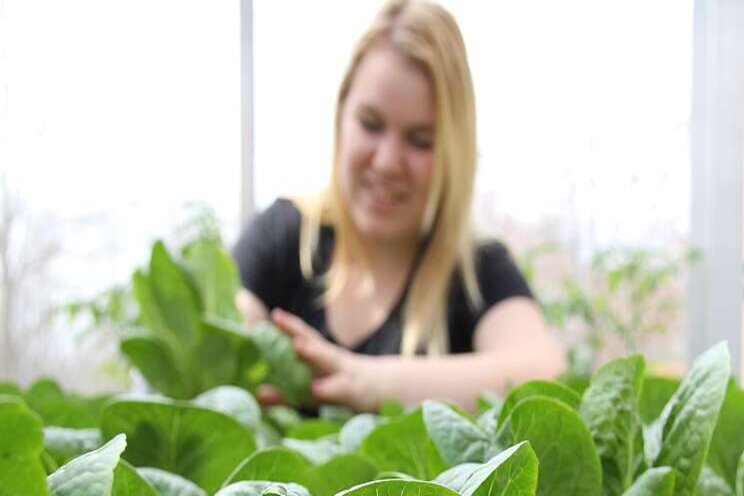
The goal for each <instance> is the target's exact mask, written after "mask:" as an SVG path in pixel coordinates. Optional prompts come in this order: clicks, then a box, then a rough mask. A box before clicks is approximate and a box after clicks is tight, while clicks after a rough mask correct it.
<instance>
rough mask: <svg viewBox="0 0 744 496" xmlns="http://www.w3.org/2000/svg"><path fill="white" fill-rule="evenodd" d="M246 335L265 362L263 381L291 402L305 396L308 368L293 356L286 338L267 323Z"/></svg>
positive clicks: (308, 384) (307, 386)
mask: <svg viewBox="0 0 744 496" xmlns="http://www.w3.org/2000/svg"><path fill="white" fill-rule="evenodd" d="M250 337H251V339H253V341H254V342H255V343H256V344H257V345H258V348H259V349H260V350H261V355H262V356H263V358H264V360H266V362H268V364H269V373H268V376H267V377H266V383H267V384H271V385H272V386H275V387H276V388H277V389H279V390H280V391H281V392H282V396H283V397H284V399H285V400H286V401H287V402H288V403H289V404H291V405H297V404H298V403H300V401H302V400H303V399H305V398H306V397H307V396H308V395H309V393H310V379H311V375H310V369H309V368H308V367H307V365H305V364H304V363H303V362H301V361H300V360H299V359H298V358H297V355H296V354H295V351H294V347H293V346H292V341H291V340H290V339H289V337H287V336H285V335H284V334H282V332H281V331H279V330H278V329H276V328H275V327H274V326H273V325H271V324H269V323H268V322H263V323H260V324H257V325H256V326H254V327H253V329H251V331H250Z"/></svg>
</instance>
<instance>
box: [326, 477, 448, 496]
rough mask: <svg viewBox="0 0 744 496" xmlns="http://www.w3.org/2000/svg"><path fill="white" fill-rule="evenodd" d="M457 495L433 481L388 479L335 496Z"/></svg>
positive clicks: (369, 483) (362, 485)
mask: <svg viewBox="0 0 744 496" xmlns="http://www.w3.org/2000/svg"><path fill="white" fill-rule="evenodd" d="M383 494H384V495H385V496H457V493H456V492H455V491H453V490H452V489H449V488H448V487H445V486H442V485H440V484H437V483H434V482H424V481H419V480H405V479H388V480H380V481H374V482H368V483H366V484H360V485H358V486H355V487H352V488H351V489H347V490H346V491H342V492H340V493H338V494H337V495H336V496H380V495H383Z"/></svg>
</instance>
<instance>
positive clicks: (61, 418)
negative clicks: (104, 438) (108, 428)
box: [24, 379, 109, 429]
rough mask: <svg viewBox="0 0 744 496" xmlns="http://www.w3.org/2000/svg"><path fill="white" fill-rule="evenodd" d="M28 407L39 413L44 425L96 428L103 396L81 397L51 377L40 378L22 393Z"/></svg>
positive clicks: (106, 399)
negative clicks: (63, 388)
mask: <svg viewBox="0 0 744 496" xmlns="http://www.w3.org/2000/svg"><path fill="white" fill-rule="evenodd" d="M24 399H25V400H26V403H27V404H28V406H29V407H30V408H31V409H32V410H34V411H35V412H36V413H38V414H39V415H40V416H41V419H42V420H43V421H44V425H56V426H59V427H70V428H73V429H84V428H92V427H98V421H99V419H100V416H101V408H102V407H103V405H104V404H105V403H106V401H108V399H109V397H108V396H106V395H102V396H94V397H92V398H82V397H80V396H78V395H76V394H72V393H68V392H65V391H63V390H62V389H61V388H60V387H59V385H58V384H57V383H56V382H54V381H53V380H51V379H40V380H38V381H36V382H35V383H34V384H32V385H31V387H30V388H29V390H28V391H27V392H26V394H25V395H24Z"/></svg>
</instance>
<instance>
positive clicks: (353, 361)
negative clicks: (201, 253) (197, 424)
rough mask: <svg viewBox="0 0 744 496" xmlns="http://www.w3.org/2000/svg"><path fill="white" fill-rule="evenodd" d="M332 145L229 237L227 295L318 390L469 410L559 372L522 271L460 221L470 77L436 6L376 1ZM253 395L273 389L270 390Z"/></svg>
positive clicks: (465, 210) (465, 191) (456, 35)
mask: <svg viewBox="0 0 744 496" xmlns="http://www.w3.org/2000/svg"><path fill="white" fill-rule="evenodd" d="M334 157H335V158H334V164H333V173H332V177H331V181H330V185H329V187H328V188H327V189H326V190H325V191H324V192H323V193H322V194H321V195H319V196H318V197H315V198H313V199H311V200H301V201H300V200H295V201H289V200H278V201H277V202H276V203H274V204H273V205H272V206H271V207H270V208H269V209H267V210H266V211H265V212H263V213H262V214H261V215H259V216H258V217H257V218H256V219H255V220H254V221H253V222H252V224H251V225H250V226H249V228H248V229H247V230H246V231H245V232H244V234H243V236H242V237H241V239H240V241H239V242H238V244H237V246H236V248H235V251H234V256H235V258H236V260H237V262H238V266H239V269H240V275H241V280H242V283H243V286H244V289H243V290H242V291H241V292H240V294H239V295H238V297H237V302H238V306H239V307H240V309H241V311H242V312H243V314H244V315H245V317H246V319H247V321H248V322H249V323H250V322H255V321H258V320H262V319H271V320H272V321H273V322H274V323H275V324H276V325H277V326H278V327H279V328H280V329H282V330H283V331H284V332H285V333H286V334H288V335H289V336H290V337H291V338H292V339H293V342H294V346H295V349H296V351H297V353H298V355H299V356H300V357H301V358H302V359H303V360H305V361H306V362H307V363H308V364H309V365H310V367H311V368H312V370H313V372H314V374H315V377H316V379H315V381H314V383H313V389H312V393H313V396H314V397H315V399H316V400H317V401H319V402H333V403H339V404H343V405H347V406H350V407H352V408H354V409H357V410H375V409H376V408H378V407H379V406H380V404H381V402H382V401H384V400H386V399H388V398H395V399H398V400H401V401H403V402H405V403H416V402H419V401H421V400H423V399H425V398H440V399H447V400H450V401H454V402H457V403H459V404H461V405H462V406H463V407H465V408H472V407H473V406H474V404H475V399H476V398H477V396H478V394H479V393H481V392H483V391H484V390H496V391H503V390H504V389H505V387H506V386H507V385H509V384H514V383H518V382H521V381H524V380H528V379H533V378H548V377H554V376H555V375H556V374H558V373H559V371H560V370H561V368H562V366H563V362H562V353H561V352H560V350H559V348H558V347H557V346H556V344H555V343H554V342H553V340H552V339H551V337H550V336H549V335H548V333H547V331H546V328H545V323H544V321H543V318H542V316H541V313H540V310H539V308H538V306H537V304H536V303H535V301H534V300H533V298H532V295H531V293H530V290H529V288H528V287H527V284H526V282H525V281H524V278H523V277H522V275H521V274H520V273H519V271H518V269H517V267H516V266H515V264H514V262H513V261H512V259H511V258H510V256H509V254H508V252H507V251H506V249H505V248H504V247H503V245H501V244H499V243H497V242H486V243H484V242H477V241H476V240H475V239H474V236H473V232H472V230H471V225H470V204H471V199H472V194H473V180H474V177H475V162H476V142H475V103H474V96H473V86H472V82H471V77H470V71H469V68H468V63H467V58H466V54H465V46H464V43H463V39H462V36H461V34H460V31H459V28H458V27H457V24H456V23H455V21H454V19H453V18H452V16H451V15H450V14H449V13H448V12H447V11H446V10H444V9H443V8H442V7H440V6H438V5H436V4H433V3H428V2H424V1H406V0H393V1H390V2H389V3H387V4H386V5H385V6H384V7H383V9H382V11H381V12H380V13H379V15H378V17H377V18H376V20H375V21H374V23H373V24H372V26H371V27H370V29H369V30H368V31H367V33H366V34H365V35H364V36H363V37H362V38H361V40H360V41H359V43H358V44H357V46H356V49H355V52H354V55H353V57H352V60H351V63H350V66H349V68H348V70H347V72H346V75H345V78H344V79H343V82H342V85H341V89H340V92H339V96H338V102H337V109H336V143H335V154H334ZM259 399H260V400H262V401H263V402H265V403H271V402H275V401H279V400H280V398H279V397H278V395H277V393H276V392H275V391H273V390H270V389H268V388H267V389H264V390H262V391H261V393H260V395H259Z"/></svg>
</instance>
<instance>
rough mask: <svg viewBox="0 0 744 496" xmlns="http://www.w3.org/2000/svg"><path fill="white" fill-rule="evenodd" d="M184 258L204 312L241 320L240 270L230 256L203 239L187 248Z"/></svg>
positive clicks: (211, 242) (216, 243) (218, 246)
mask: <svg viewBox="0 0 744 496" xmlns="http://www.w3.org/2000/svg"><path fill="white" fill-rule="evenodd" d="M183 258H184V262H185V265H186V268H187V269H188V271H189V273H190V274H191V275H192V277H193V280H194V282H195V284H196V287H197V288H198V290H199V294H200V295H201V300H202V305H203V309H204V312H205V313H206V314H207V315H214V316H217V317H221V318H224V319H228V320H234V321H240V320H241V317H240V314H239V313H238V310H237V308H235V303H234V301H235V295H236V294H237V292H238V288H239V287H240V281H239V279H238V271H237V269H236V267H235V264H234V262H233V260H232V258H231V257H230V255H229V254H228V253H227V252H226V251H225V250H224V249H223V248H222V246H221V245H220V243H219V242H217V241H215V240H200V241H197V242H195V243H192V244H190V245H188V246H187V247H185V248H184V250H183Z"/></svg>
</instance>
